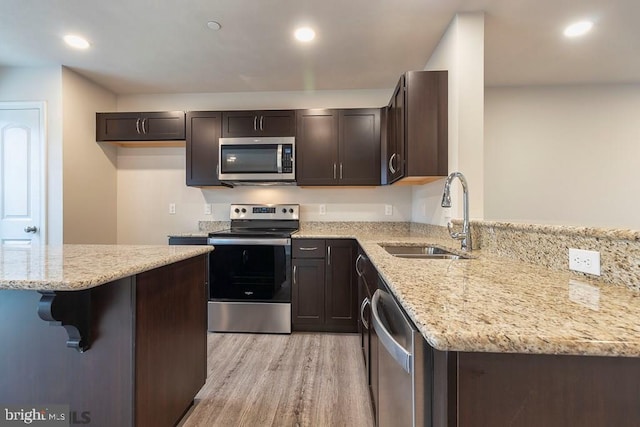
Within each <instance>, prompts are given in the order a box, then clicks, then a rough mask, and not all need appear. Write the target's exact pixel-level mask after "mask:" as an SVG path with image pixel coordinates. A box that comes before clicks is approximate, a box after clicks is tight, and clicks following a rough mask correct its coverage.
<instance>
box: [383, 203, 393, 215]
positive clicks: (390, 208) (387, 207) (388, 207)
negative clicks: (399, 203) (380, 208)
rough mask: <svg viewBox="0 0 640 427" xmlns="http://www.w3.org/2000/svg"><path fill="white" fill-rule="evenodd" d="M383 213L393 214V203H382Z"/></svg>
mask: <svg viewBox="0 0 640 427" xmlns="http://www.w3.org/2000/svg"><path fill="white" fill-rule="evenodd" d="M384 214H385V215H393V205H384Z"/></svg>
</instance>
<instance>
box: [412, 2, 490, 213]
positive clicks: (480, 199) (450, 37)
mask: <svg viewBox="0 0 640 427" xmlns="http://www.w3.org/2000/svg"><path fill="white" fill-rule="evenodd" d="M425 70H448V71H449V172H454V171H460V172H462V173H463V174H464V175H465V177H466V178H467V181H468V183H469V199H470V209H469V210H470V215H471V217H472V218H483V216H484V212H483V210H484V195H483V191H484V162H483V152H484V149H483V134H484V130H483V126H484V125H483V123H484V116H483V114H484V14H483V13H462V14H458V15H456V16H455V17H454V19H453V20H452V21H451V23H450V24H449V27H448V28H447V31H446V32H445V34H444V35H443V37H442V39H441V40H440V43H439V44H438V46H437V47H436V49H435V50H434V52H433V53H432V55H431V57H430V58H429V60H428V62H427V65H426V67H425ZM443 188H444V179H443V180H438V181H434V182H432V183H429V184H425V185H422V186H416V187H414V188H413V194H412V199H413V202H412V214H411V217H412V220H413V221H414V222H422V223H427V224H437V225H444V224H446V222H447V221H448V219H449V218H451V217H453V218H461V217H462V202H461V201H462V197H461V193H462V191H459V189H460V188H461V187H460V184H459V183H458V182H455V183H454V186H453V187H452V189H453V191H452V199H453V201H454V202H453V206H452V208H451V209H443V208H441V207H440V201H441V197H442V190H443Z"/></svg>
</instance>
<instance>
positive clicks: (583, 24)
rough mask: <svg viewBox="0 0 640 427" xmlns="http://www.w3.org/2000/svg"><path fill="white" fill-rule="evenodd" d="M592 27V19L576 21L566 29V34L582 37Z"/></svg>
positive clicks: (567, 35)
mask: <svg viewBox="0 0 640 427" xmlns="http://www.w3.org/2000/svg"><path fill="white" fill-rule="evenodd" d="M591 28H593V22H591V21H580V22H574V23H573V24H571V25H569V26H568V27H567V28H565V29H564V35H565V36H566V37H580V36H583V35H585V34H587V33H588V32H589V31H590V30H591Z"/></svg>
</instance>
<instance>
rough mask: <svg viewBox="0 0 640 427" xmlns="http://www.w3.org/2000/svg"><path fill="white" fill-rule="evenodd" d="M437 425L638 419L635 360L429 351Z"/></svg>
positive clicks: (600, 424)
mask: <svg viewBox="0 0 640 427" xmlns="http://www.w3.org/2000/svg"><path fill="white" fill-rule="evenodd" d="M433 421H434V423H433V425H434V426H436V427H444V426H446V427H452V426H457V427H475V426H518V427H529V426H531V427H539V426H545V427H556V426H557V427H571V426H576V427H577V426H580V427H590V426H591V427H605V426H616V427H626V426H629V427H631V426H634V427H635V426H639V425H640V359H638V358H625V357H596V356H562V355H535V354H506V353H500V354H498V353H453V352H449V353H447V352H439V351H434V401H433Z"/></svg>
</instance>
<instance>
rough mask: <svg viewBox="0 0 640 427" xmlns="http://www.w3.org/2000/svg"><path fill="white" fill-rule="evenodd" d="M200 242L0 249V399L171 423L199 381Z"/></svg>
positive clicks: (111, 418) (202, 327)
mask: <svg viewBox="0 0 640 427" xmlns="http://www.w3.org/2000/svg"><path fill="white" fill-rule="evenodd" d="M212 249H213V248H212V247H211V246H128V245H63V246H43V247H34V248H12V247H9V248H7V247H5V248H3V249H0V324H1V325H2V326H1V327H0V341H1V342H2V346H1V347H0V362H1V365H2V367H3V368H2V369H3V372H2V375H0V402H2V404H3V405H11V406H13V407H23V408H25V410H30V409H31V408H33V407H38V405H53V404H55V405H63V406H64V407H67V408H68V410H69V413H68V414H66V415H67V416H68V417H69V418H68V419H75V420H80V421H83V422H84V423H87V422H90V424H91V425H96V426H113V425H119V426H134V425H137V426H142V425H154V426H162V425H166V426H171V425H175V423H177V422H178V421H179V420H180V419H181V417H182V416H183V414H184V413H185V411H187V409H188V408H189V407H190V405H191V404H192V401H193V398H194V396H195V394H196V393H197V392H198V390H199V389H200V388H201V387H202V385H203V384H204V382H205V379H206V271H207V270H206V268H207V254H208V252H210V251H211V250H212Z"/></svg>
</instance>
